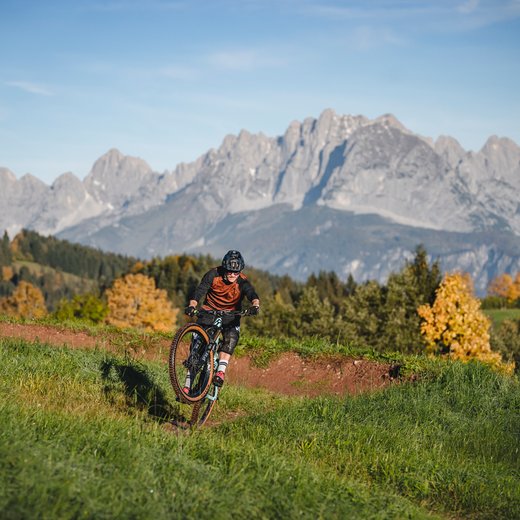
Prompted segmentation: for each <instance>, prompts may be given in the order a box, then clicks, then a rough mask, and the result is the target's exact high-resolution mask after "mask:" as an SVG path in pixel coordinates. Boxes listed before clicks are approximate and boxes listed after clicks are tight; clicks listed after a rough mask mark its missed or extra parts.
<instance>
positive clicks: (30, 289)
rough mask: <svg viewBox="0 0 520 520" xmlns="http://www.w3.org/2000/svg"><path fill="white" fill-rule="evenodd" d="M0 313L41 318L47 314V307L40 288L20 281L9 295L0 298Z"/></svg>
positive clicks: (18, 316)
mask: <svg viewBox="0 0 520 520" xmlns="http://www.w3.org/2000/svg"><path fill="white" fill-rule="evenodd" d="M0 313H2V314H7V315H8V316H14V317H17V318H29V319H32V318H43V316H45V315H46V314H47V308H46V307H45V299H44V297H43V294H42V292H41V291H40V289H38V287H35V286H34V285H33V284H31V283H29V282H24V281H22V282H20V283H19V284H18V286H17V287H16V289H15V290H14V292H13V294H12V295H11V296H7V297H5V298H2V299H1V300H0Z"/></svg>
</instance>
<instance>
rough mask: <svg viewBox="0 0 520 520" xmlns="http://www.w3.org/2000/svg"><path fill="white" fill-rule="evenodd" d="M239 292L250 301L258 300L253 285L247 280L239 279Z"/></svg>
mask: <svg viewBox="0 0 520 520" xmlns="http://www.w3.org/2000/svg"><path fill="white" fill-rule="evenodd" d="M240 290H241V291H242V294H243V295H244V296H245V297H246V298H247V299H248V300H249V301H250V302H252V301H253V300H259V299H260V298H259V296H258V294H256V291H255V288H254V287H253V284H252V283H251V282H250V281H249V280H247V279H241V286H240Z"/></svg>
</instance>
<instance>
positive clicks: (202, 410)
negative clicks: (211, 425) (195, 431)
mask: <svg viewBox="0 0 520 520" xmlns="http://www.w3.org/2000/svg"><path fill="white" fill-rule="evenodd" d="M219 391H220V388H219V387H217V386H215V385H214V384H213V383H212V384H211V387H210V389H209V391H208V393H207V394H206V396H205V397H204V399H202V400H201V401H198V402H197V403H195V405H194V406H193V411H192V413H191V419H190V426H192V427H200V426H204V424H206V421H207V420H208V418H209V416H210V414H211V412H212V411H213V408H214V407H215V405H216V404H217V399H218V393H219Z"/></svg>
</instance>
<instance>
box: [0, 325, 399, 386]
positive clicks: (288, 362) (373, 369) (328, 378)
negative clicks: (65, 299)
mask: <svg viewBox="0 0 520 520" xmlns="http://www.w3.org/2000/svg"><path fill="white" fill-rule="evenodd" d="M0 336H3V337H12V338H21V339H24V340H28V341H40V342H45V343H50V344H52V345H67V346H68V347H72V348H95V347H98V348H105V349H107V350H109V351H117V352H121V351H122V349H124V348H125V346H122V345H121V340H119V341H116V339H115V338H113V337H112V338H111V337H110V336H99V337H98V336H96V337H95V336H90V335H89V334H87V333H85V332H74V331H71V330H68V329H63V328H59V327H53V326H48V325H34V324H14V323H0ZM168 348H169V342H168V341H167V340H162V341H154V342H153V344H151V345H147V346H146V347H145V348H140V347H139V346H137V347H136V346H135V344H132V345H129V346H128V349H129V350H130V351H132V353H133V355H134V356H135V357H136V358H146V359H155V360H159V361H163V362H164V363H165V364H166V363H167V356H168ZM396 372H397V367H395V366H392V365H388V364H384V363H377V362H375V361H369V360H355V359H350V358H336V359H327V360H319V361H315V360H313V361H310V360H306V359H304V358H301V357H300V356H298V355H297V354H295V353H284V354H282V355H281V356H279V357H277V358H276V359H274V360H273V361H272V362H271V363H270V364H269V366H268V367H266V368H259V367H257V366H255V365H254V364H253V363H252V361H251V359H250V358H249V357H248V356H243V357H235V358H234V359H233V360H232V363H231V365H230V368H229V372H228V380H229V382H231V383H235V384H239V385H243V386H247V387H260V388H266V389H268V390H271V391H273V392H277V393H281V394H286V395H306V396H317V395H321V394H334V395H344V394H347V393H349V394H355V393H359V392H366V391H370V390H375V389H378V388H382V387H385V386H387V385H389V384H391V383H392V382H393V381H394V380H395V376H396V375H397V374H396Z"/></svg>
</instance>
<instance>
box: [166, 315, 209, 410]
mask: <svg viewBox="0 0 520 520" xmlns="http://www.w3.org/2000/svg"><path fill="white" fill-rule="evenodd" d="M168 368H169V373H170V381H171V384H172V386H173V390H174V391H175V394H176V395H177V398H178V399H179V400H180V401H182V402H184V403H188V404H193V403H197V402H199V401H200V400H202V399H203V398H204V396H205V395H206V394H207V393H208V390H209V388H210V385H211V382H212V381H213V372H214V366H213V351H212V350H211V348H210V341H209V337H208V334H207V333H206V331H205V330H204V329H203V328H202V327H201V326H200V325H197V324H196V323H188V324H187V325H185V326H184V327H181V328H180V329H179V330H178V331H177V333H176V334H175V336H174V338H173V341H172V344H171V347H170V355H169V359H168Z"/></svg>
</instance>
